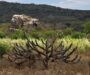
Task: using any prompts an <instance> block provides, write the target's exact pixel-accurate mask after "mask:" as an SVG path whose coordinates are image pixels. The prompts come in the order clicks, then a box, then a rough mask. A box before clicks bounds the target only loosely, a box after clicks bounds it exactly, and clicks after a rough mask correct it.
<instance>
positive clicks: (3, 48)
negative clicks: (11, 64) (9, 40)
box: [0, 44, 8, 58]
mask: <svg viewBox="0 0 90 75" xmlns="http://www.w3.org/2000/svg"><path fill="white" fill-rule="evenodd" d="M7 49H8V48H7V46H5V45H3V44H0V58H2V56H3V55H4V54H6V53H7Z"/></svg>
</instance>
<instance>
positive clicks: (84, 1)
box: [55, 0, 90, 9]
mask: <svg viewBox="0 0 90 75" xmlns="http://www.w3.org/2000/svg"><path fill="white" fill-rule="evenodd" d="M55 6H60V7H63V8H71V9H84V8H85V9H88V8H89V7H90V0H63V1H59V2H58V3H56V4H55ZM87 6H89V7H87ZM89 9H90V8H89Z"/></svg>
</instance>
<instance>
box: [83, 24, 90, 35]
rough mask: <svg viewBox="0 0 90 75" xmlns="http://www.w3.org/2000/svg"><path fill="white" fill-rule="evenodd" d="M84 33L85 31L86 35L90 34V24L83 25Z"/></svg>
mask: <svg viewBox="0 0 90 75" xmlns="http://www.w3.org/2000/svg"><path fill="white" fill-rule="evenodd" d="M83 31H84V32H85V33H87V34H89V33H90V22H85V23H84V24H83Z"/></svg>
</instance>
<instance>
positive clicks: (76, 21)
mask: <svg viewBox="0 0 90 75" xmlns="http://www.w3.org/2000/svg"><path fill="white" fill-rule="evenodd" d="M13 14H26V15H30V16H33V17H36V18H39V19H40V21H41V22H43V23H44V25H46V26H47V27H49V26H50V27H51V26H52V27H53V26H55V27H56V28H63V27H64V28H65V27H74V28H76V29H77V30H79V28H81V25H82V23H83V22H84V21H86V20H90V11H89V10H87V11H86V10H85V11H84V10H72V9H63V8H60V7H55V6H50V5H36V4H20V3H8V2H4V1H0V23H6V22H10V19H11V17H12V15H13Z"/></svg>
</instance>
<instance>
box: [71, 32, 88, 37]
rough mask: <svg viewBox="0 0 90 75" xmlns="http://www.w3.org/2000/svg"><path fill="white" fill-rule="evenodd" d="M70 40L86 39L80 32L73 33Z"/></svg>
mask: <svg viewBox="0 0 90 75" xmlns="http://www.w3.org/2000/svg"><path fill="white" fill-rule="evenodd" d="M71 37H72V38H84V37H86V34H85V33H82V32H74V33H73V34H72V35H71Z"/></svg>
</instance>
